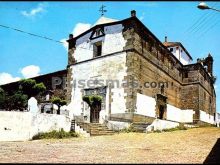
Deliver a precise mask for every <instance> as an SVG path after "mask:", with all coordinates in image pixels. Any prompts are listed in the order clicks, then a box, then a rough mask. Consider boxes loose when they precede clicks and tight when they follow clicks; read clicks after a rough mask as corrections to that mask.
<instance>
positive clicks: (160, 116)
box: [159, 105, 164, 119]
mask: <svg viewBox="0 0 220 165" xmlns="http://www.w3.org/2000/svg"><path fill="white" fill-rule="evenodd" d="M163 116H164V106H162V105H160V106H159V119H163V118H164V117H163Z"/></svg>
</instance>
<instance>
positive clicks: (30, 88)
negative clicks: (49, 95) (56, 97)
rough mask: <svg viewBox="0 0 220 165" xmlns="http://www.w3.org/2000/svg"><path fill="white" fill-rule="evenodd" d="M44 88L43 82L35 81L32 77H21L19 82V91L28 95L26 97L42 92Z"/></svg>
mask: <svg viewBox="0 0 220 165" xmlns="http://www.w3.org/2000/svg"><path fill="white" fill-rule="evenodd" d="M45 90H46V87H45V85H44V84H43V83H36V81H35V80H33V79H23V80H21V81H20V83H19V91H22V92H23V93H24V94H25V95H27V96H28V99H29V98H31V97H32V96H37V95H39V94H42V93H43V92H44V91H45Z"/></svg>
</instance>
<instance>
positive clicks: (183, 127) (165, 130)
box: [153, 125, 188, 133]
mask: <svg viewBox="0 0 220 165" xmlns="http://www.w3.org/2000/svg"><path fill="white" fill-rule="evenodd" d="M187 129H188V128H187V127H185V126H183V125H180V126H177V127H175V128H169V129H163V130H155V131H153V132H155V133H161V132H172V131H178V130H187Z"/></svg>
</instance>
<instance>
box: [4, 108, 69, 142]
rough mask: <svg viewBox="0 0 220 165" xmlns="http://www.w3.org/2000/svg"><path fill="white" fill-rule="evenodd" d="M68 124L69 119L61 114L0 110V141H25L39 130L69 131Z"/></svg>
mask: <svg viewBox="0 0 220 165" xmlns="http://www.w3.org/2000/svg"><path fill="white" fill-rule="evenodd" d="M70 126H71V121H70V119H69V118H66V117H65V116H63V115H55V114H33V113H31V112H12V111H1V112H0V141H25V140H29V139H31V138H32V137H33V136H34V135H35V134H37V133H39V132H48V131H52V130H59V129H61V128H63V129H64V130H65V131H70Z"/></svg>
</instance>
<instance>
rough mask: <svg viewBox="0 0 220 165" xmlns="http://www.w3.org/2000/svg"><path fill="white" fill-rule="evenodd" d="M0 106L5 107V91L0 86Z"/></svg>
mask: <svg viewBox="0 0 220 165" xmlns="http://www.w3.org/2000/svg"><path fill="white" fill-rule="evenodd" d="M0 108H2V109H4V108H5V91H4V90H3V89H2V88H0Z"/></svg>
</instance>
